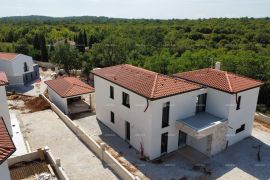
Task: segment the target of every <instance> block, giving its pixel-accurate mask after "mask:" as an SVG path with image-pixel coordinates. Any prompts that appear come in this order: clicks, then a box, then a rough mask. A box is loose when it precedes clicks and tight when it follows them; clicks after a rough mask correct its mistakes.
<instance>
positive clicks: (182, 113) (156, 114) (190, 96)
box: [149, 89, 205, 159]
mask: <svg viewBox="0 0 270 180" xmlns="http://www.w3.org/2000/svg"><path fill="white" fill-rule="evenodd" d="M203 93H205V90H204V89H201V90H196V91H192V92H188V93H184V94H179V95H176V96H171V97H167V98H162V99H158V100H155V101H152V102H151V103H150V106H149V108H150V109H151V111H152V131H151V132H152V133H151V152H152V154H151V156H150V158H151V159H154V158H157V157H159V156H160V155H161V135H162V134H163V133H166V132H168V147H167V150H168V151H167V152H168V153H169V152H172V151H175V150H177V149H178V136H179V129H178V128H176V126H175V121H176V120H179V119H183V118H186V117H190V116H193V115H195V112H196V97H197V96H198V95H199V94H203ZM166 102H170V114H169V126H168V127H165V128H162V108H163V104H164V103H166Z"/></svg>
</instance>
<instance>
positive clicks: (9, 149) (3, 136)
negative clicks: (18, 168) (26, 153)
mask: <svg viewBox="0 0 270 180" xmlns="http://www.w3.org/2000/svg"><path fill="white" fill-rule="evenodd" d="M15 151H16V147H15V145H14V143H13V141H12V139H11V137H10V135H9V133H8V130H7V127H6V125H5V122H4V120H3V118H2V117H0V164H2V163H3V162H4V161H5V160H6V159H7V158H8V157H9V156H11V155H12V154H13V153H14V152H15Z"/></svg>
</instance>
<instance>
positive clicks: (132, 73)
mask: <svg viewBox="0 0 270 180" xmlns="http://www.w3.org/2000/svg"><path fill="white" fill-rule="evenodd" d="M92 73H93V74H94V75H96V76H99V77H101V78H104V79H106V80H108V81H111V82H113V83H115V84H117V85H119V86H122V87H124V88H126V89H128V90H130V91H133V92H135V93H137V94H139V95H141V96H144V97H146V98H149V99H158V98H162V97H166V96H172V95H176V94H180V93H185V92H189V91H193V90H196V89H200V88H201V86H200V85H197V84H194V83H191V82H187V81H185V80H180V79H178V78H174V77H170V76H166V75H162V74H158V73H156V72H152V71H148V70H145V69H142V68H138V67H135V66H132V65H128V64H122V65H117V66H112V67H106V68H102V69H95V70H93V71H92Z"/></svg>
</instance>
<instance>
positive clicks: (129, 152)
mask: <svg viewBox="0 0 270 180" xmlns="http://www.w3.org/2000/svg"><path fill="white" fill-rule="evenodd" d="M74 122H75V123H76V124H78V125H79V126H80V127H81V128H83V129H84V130H85V131H86V132H87V133H88V134H89V135H90V136H92V137H93V138H94V139H95V140H96V141H98V142H105V143H106V144H108V146H109V147H110V149H111V150H110V151H111V152H112V153H114V152H116V153H118V154H119V153H120V155H121V156H120V157H118V159H120V160H121V161H122V162H125V161H124V160H126V161H128V163H130V164H132V166H131V167H129V168H130V169H131V171H132V172H133V174H135V175H138V176H139V177H145V176H146V177H148V178H151V179H180V178H183V177H186V178H188V179H189V178H191V179H194V178H199V179H235V177H239V178H241V179H244V178H245V179H269V178H270V171H269V169H270V125H268V124H265V123H262V122H258V121H255V122H254V129H253V133H252V136H251V137H248V138H246V139H244V140H242V141H240V142H239V143H236V144H234V145H232V146H230V147H229V148H228V149H226V150H225V151H223V152H221V153H219V154H217V155H216V156H213V157H211V158H208V159H205V160H204V159H203V158H201V159H199V158H196V157H202V156H200V154H199V153H197V154H196V153H193V152H192V153H187V152H190V150H189V149H188V151H187V149H179V150H178V151H176V152H174V153H171V154H169V155H168V156H167V157H164V158H162V159H161V160H160V161H158V163H157V162H149V161H143V160H140V155H139V153H138V152H136V151H135V150H134V149H133V148H130V147H129V145H128V144H127V143H126V142H125V141H124V140H123V139H121V138H120V137H119V136H117V135H116V134H115V133H114V132H113V131H111V130H110V129H109V128H108V127H106V126H105V125H104V124H103V123H101V122H99V121H98V120H96V116H95V115H94V114H91V113H88V114H81V115H79V116H77V117H75V119H74ZM259 146H260V157H261V160H260V161H259V160H258V150H259V149H258V148H259ZM196 159H198V160H197V161H196ZM196 163H201V164H202V165H205V167H207V169H208V170H209V172H208V173H207V174H205V172H203V171H202V170H193V166H194V164H196ZM134 167H135V168H134Z"/></svg>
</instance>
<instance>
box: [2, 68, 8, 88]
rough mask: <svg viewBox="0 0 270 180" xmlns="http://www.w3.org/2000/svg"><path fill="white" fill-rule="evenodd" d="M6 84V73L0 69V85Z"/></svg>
mask: <svg viewBox="0 0 270 180" xmlns="http://www.w3.org/2000/svg"><path fill="white" fill-rule="evenodd" d="M7 84H8V79H7V76H6V73H5V72H3V71H0V86H3V85H7Z"/></svg>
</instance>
